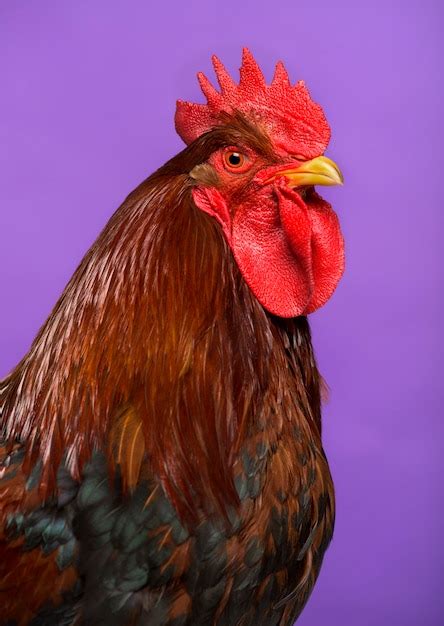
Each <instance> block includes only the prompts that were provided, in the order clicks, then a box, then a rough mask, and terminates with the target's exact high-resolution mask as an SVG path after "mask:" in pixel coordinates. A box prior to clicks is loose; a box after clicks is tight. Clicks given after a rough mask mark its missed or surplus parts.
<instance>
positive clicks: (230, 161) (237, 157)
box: [224, 150, 245, 170]
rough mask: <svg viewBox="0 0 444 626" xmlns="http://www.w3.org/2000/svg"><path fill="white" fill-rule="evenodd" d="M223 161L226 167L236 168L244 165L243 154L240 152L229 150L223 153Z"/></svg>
mask: <svg viewBox="0 0 444 626" xmlns="http://www.w3.org/2000/svg"><path fill="white" fill-rule="evenodd" d="M224 162H225V165H226V166H227V167H228V169H230V170H237V169H239V168H241V167H242V166H243V165H244V163H245V156H244V155H243V154H242V153H241V152H236V151H235V150H229V151H228V152H225V154H224Z"/></svg>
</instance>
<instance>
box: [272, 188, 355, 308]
mask: <svg viewBox="0 0 444 626" xmlns="http://www.w3.org/2000/svg"><path fill="white" fill-rule="evenodd" d="M276 191H277V194H278V198H279V202H278V204H279V214H280V217H281V222H282V226H283V228H284V230H285V232H286V234H287V236H288V239H289V242H290V245H291V247H292V249H293V252H294V255H295V258H296V259H298V261H299V262H300V263H301V264H303V266H304V267H305V268H306V272H307V280H309V281H310V283H311V284H312V293H311V297H310V300H309V301H308V302H307V304H306V308H305V309H304V311H303V313H304V314H305V313H312V312H313V311H315V310H316V309H318V308H319V307H321V306H323V305H324V304H325V303H326V302H327V300H328V299H329V298H330V296H331V295H332V293H333V292H334V290H335V288H336V286H337V284H338V282H339V280H340V278H341V276H342V274H343V272H344V241H343V238H342V234H341V229H340V226H339V220H338V217H337V215H336V213H335V212H334V211H333V210H332V208H331V206H330V204H329V203H328V202H326V201H325V200H324V199H323V198H321V197H320V196H319V195H318V194H317V193H315V192H311V193H310V199H309V200H308V201H307V202H305V201H304V200H303V199H302V198H301V196H300V195H299V194H298V193H296V192H295V191H293V190H292V189H290V188H289V187H288V186H287V185H285V184H282V185H280V186H278V187H277V190H276ZM296 207H298V209H296ZM304 210H305V215H306V219H308V220H309V222H310V234H309V235H307V226H306V222H305V221H304V222H303V224H302V223H301V215H302V214H303V213H304Z"/></svg>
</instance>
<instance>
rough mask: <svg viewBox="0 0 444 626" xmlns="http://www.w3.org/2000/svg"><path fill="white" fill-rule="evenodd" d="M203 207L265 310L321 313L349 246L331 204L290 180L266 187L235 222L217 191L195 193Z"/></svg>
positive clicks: (197, 190) (242, 207) (289, 313)
mask: <svg viewBox="0 0 444 626" xmlns="http://www.w3.org/2000/svg"><path fill="white" fill-rule="evenodd" d="M193 198H194V201H195V203H196V204H197V206H198V207H199V208H200V209H201V210H203V211H205V212H206V213H209V214H210V215H212V216H213V217H215V218H216V219H217V220H218V221H219V223H220V225H221V227H222V229H223V232H224V235H225V237H226V240H227V242H228V244H229V245H230V247H231V249H232V252H233V255H234V258H235V259H236V262H237V264H238V266H239V269H240V271H241V272H242V275H243V277H244V279H245V281H246V282H247V284H248V286H249V287H250V289H251V291H252V292H253V293H254V295H255V296H256V298H257V299H258V300H259V302H260V303H261V304H262V306H263V307H264V308H265V309H266V310H267V311H269V312H270V313H272V314H274V315H278V316H279V317H296V316H298V315H305V314H307V313H311V312H313V311H315V310H316V309H318V308H319V307H320V306H322V305H323V304H325V302H326V301H327V300H328V299H329V298H330V296H331V294H332V293H333V291H334V289H335V287H336V285H337V284H338V282H339V279H340V278H341V276H342V273H343V271H344V244H343V239H342V235H341V231H340V228H339V221H338V218H337V216H336V214H335V213H334V211H333V210H332V209H331V207H330V205H329V204H328V203H327V202H325V201H324V200H323V199H322V198H320V196H318V195H317V194H315V193H314V192H312V193H311V195H310V199H309V201H308V202H305V201H304V200H303V199H302V198H301V196H300V195H299V194H298V193H296V192H294V191H293V190H292V189H290V188H289V187H288V185H287V183H286V182H285V181H284V180H280V181H277V182H276V184H275V185H274V186H270V185H267V186H264V187H262V188H261V189H260V190H258V191H257V192H256V193H255V194H252V195H251V197H250V198H249V199H248V200H247V202H245V203H244V204H241V205H239V206H238V207H237V208H236V211H235V215H234V217H233V218H231V215H230V212H229V211H228V207H227V205H226V201H225V199H224V197H223V196H222V194H221V193H220V192H219V191H218V190H217V189H215V188H195V189H194V190H193Z"/></svg>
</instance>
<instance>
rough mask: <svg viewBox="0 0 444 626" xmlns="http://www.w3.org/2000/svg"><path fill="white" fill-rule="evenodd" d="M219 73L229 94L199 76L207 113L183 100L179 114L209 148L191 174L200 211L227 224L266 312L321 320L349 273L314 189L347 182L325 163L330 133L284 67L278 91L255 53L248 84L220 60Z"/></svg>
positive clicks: (328, 213)
mask: <svg viewBox="0 0 444 626" xmlns="http://www.w3.org/2000/svg"><path fill="white" fill-rule="evenodd" d="M213 65H214V69H215V72H216V76H217V79H218V82H219V85H220V90H219V91H218V90H216V89H215V88H214V87H213V86H212V84H211V83H210V81H209V80H208V79H207V78H206V77H205V76H204V75H203V74H201V73H199V74H198V79H199V82H200V85H201V88H202V91H203V93H204V95H205V96H206V99H207V104H194V103H189V102H183V101H180V100H179V101H178V103H177V109H176V119H175V121H176V129H177V132H178V133H179V135H180V136H181V137H182V139H183V140H184V141H185V143H187V144H189V146H190V147H192V146H193V144H195V143H197V142H200V143H201V144H202V142H206V143H207V150H206V153H205V160H203V161H202V162H198V163H197V165H195V166H194V167H193V168H192V170H191V171H190V176H191V178H192V179H193V183H194V186H193V190H192V194H193V199H194V202H195V204H196V205H197V207H198V208H199V209H201V210H202V211H205V212H206V213H208V214H210V215H211V216H213V217H214V218H215V219H217V220H218V221H219V223H220V225H221V227H222V230H223V233H224V236H225V238H226V240H227V243H228V245H229V246H230V248H231V250H232V253H233V255H234V258H235V260H236V262H237V264H238V266H239V269H240V271H241V273H242V275H243V277H244V279H245V281H246V282H247V284H248V285H249V287H250V289H251V290H252V292H253V293H254V295H255V296H256V298H257V299H258V300H259V302H260V303H261V304H262V305H263V307H264V308H265V309H266V310H268V311H269V312H270V313H272V314H274V315H277V316H280V317H295V316H297V315H305V314H307V313H311V312H313V311H315V310H316V309H317V308H319V307H320V306H322V305H323V304H325V302H326V301H327V300H328V299H329V298H330V296H331V295H332V293H333V291H334V290H335V288H336V286H337V284H338V281H339V279H340V278H341V275H342V273H343V270H344V244H343V239H342V235H341V231H340V227H339V222H338V218H337V216H336V214H335V213H334V211H333V210H332V209H331V207H330V205H329V204H328V203H327V202H326V201H325V200H323V199H322V198H321V197H320V196H319V195H318V194H317V193H316V192H315V190H314V185H337V184H342V182H343V178H342V174H341V172H340V170H339V168H338V167H337V165H336V164H335V163H334V162H333V161H332V160H330V159H329V158H327V157H326V156H324V152H325V150H326V147H327V145H328V142H329V139H330V128H329V125H328V123H327V121H326V119H325V116H324V113H323V111H322V109H321V107H320V106H319V105H318V104H316V103H314V102H313V101H312V99H311V98H310V95H309V93H308V91H307V88H306V87H305V85H304V83H303V82H302V81H299V82H298V83H296V85H291V84H290V81H289V78H288V74H287V72H286V70H285V68H284V66H283V64H282V63H280V62H279V63H278V64H277V66H276V70H275V74H274V77H273V80H272V82H271V84H270V85H267V84H266V82H265V79H264V76H263V74H262V72H261V70H260V68H259V66H258V65H257V63H256V61H255V60H254V58H253V56H252V54H251V53H250V52H249V50H247V49H244V52H243V59H242V66H241V68H240V81H239V84H236V83H235V82H234V81H233V80H232V78H231V77H230V75H229V74H228V72H227V71H226V69H225V68H224V66H223V65H222V63H221V62H220V61H219V59H218V58H217V57H213ZM208 145H209V146H211V147H210V149H209V150H208Z"/></svg>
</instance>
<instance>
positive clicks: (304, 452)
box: [0, 50, 344, 626]
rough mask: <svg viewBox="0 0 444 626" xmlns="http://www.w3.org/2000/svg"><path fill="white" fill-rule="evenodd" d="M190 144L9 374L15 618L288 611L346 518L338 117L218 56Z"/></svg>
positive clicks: (231, 617) (135, 201)
mask: <svg viewBox="0 0 444 626" xmlns="http://www.w3.org/2000/svg"><path fill="white" fill-rule="evenodd" d="M213 64H214V69H215V72H216V75H217V79H218V82H219V85H220V89H219V90H218V89H216V88H215V87H214V86H213V85H212V84H211V83H210V81H209V80H208V79H207V78H206V77H205V76H204V75H203V74H198V79H199V82H200V85H201V88H202V91H203V93H204V95H205V96H206V99H207V103H206V104H194V103H189V102H183V101H178V103H177V110H176V117H175V123H176V129H177V132H178V133H179V135H180V136H181V137H182V139H183V140H184V142H185V144H187V147H186V148H185V149H184V150H183V151H182V152H181V153H180V154H178V155H177V156H175V157H173V158H172V159H171V160H170V161H168V162H167V163H166V164H165V165H164V166H162V167H161V168H160V169H159V170H157V171H156V172H155V173H154V174H152V175H151V176H150V177H149V178H147V179H146V180H145V181H144V182H142V183H141V184H140V186H139V187H137V189H136V190H135V191H133V192H132V193H131V194H130V195H129V196H128V198H127V199H126V200H125V202H124V203H123V204H122V206H121V207H120V208H119V209H118V210H117V211H116V213H115V214H114V215H113V216H112V217H111V219H110V221H109V222H108V224H107V225H106V227H105V229H104V230H103V232H102V233H101V234H100V236H99V237H98V239H97V240H96V242H95V243H94V244H93V246H92V247H91V249H90V250H89V252H88V253H87V254H86V256H85V257H84V259H83V260H82V262H81V264H80V266H79V267H78V269H77V271H76V272H75V273H74V275H73V277H72V279H71V280H70V282H69V283H68V285H67V287H66V289H65V291H64V292H63V294H62V296H61V298H60V299H59V301H58V302H57V304H56V306H55V308H54V310H53V311H52V313H51V315H50V317H49V319H48V320H47V321H46V323H45V324H44V325H43V327H42V328H41V330H40V332H39V333H38V335H37V337H36V339H35V340H34V342H33V344H32V346H31V348H30V350H29V352H28V354H27V355H26V356H25V357H24V358H23V359H22V361H21V362H20V363H19V364H18V365H17V366H16V368H15V369H14V370H13V371H12V372H11V373H10V374H9V375H8V376H7V377H6V378H5V379H4V380H3V381H1V383H0V410H1V440H0V494H1V505H0V598H1V611H0V623H1V624H3V625H8V626H24V625H26V624H30V625H32V626H37V625H40V626H43V625H45V626H49V625H53V626H55V625H64V626H68V625H80V624H84V625H91V626H93V625H99V624H101V625H107V626H123V625H128V626H129V625H132V626H136V625H140V626H142V625H143V626H162V625H169V626H186V625H189V626H191V625H192V626H199V625H202V626H203V625H219V626H221V625H227V626H251V625H253V624H254V625H255V626H258V625H263V626H274V625H276V626H277V625H288V626H290V625H291V624H293V622H294V620H295V619H296V618H297V617H298V616H299V614H300V612H301V611H302V609H303V606H304V604H305V603H306V601H307V599H308V597H309V594H310V592H311V590H312V588H313V585H314V583H315V581H316V578H317V576H318V573H319V569H320V567H321V563H322V559H323V555H324V553H325V550H326V548H327V546H328V544H329V542H330V540H331V537H332V532H333V525H334V491H333V485H332V480H331V476H330V472H329V468H328V464H327V461H326V458H325V455H324V452H323V448H322V443H321V414H320V397H321V388H322V382H321V378H320V375H319V373H318V370H317V366H316V362H315V358H314V355H313V349H312V345H311V339H310V330H309V324H308V322H307V317H306V315H307V314H308V313H311V312H312V311H315V310H316V309H317V308H319V307H320V306H322V305H323V304H324V303H325V302H326V301H327V300H328V299H329V298H330V296H331V295H332V293H333V291H334V289H335V287H336V285H337V283H338V281H339V279H340V277H341V275H342V272H343V266H344V254H343V239H342V235H341V232H340V228H339V224H338V219H337V216H336V214H335V213H334V212H333V210H332V209H331V207H330V205H329V204H328V203H327V202H326V201H325V200H323V199H322V198H321V197H320V196H319V195H318V194H317V193H316V191H315V190H314V186H315V185H335V184H340V183H341V182H342V175H341V173H340V170H339V169H338V167H337V166H336V165H335V163H334V162H333V161H331V160H330V159H329V158H327V157H326V156H324V152H325V149H326V147H327V144H328V141H329V137H330V129H329V126H328V124H327V121H326V119H325V117H324V113H323V111H322V109H321V107H320V106H319V105H318V104H315V103H314V102H313V101H312V100H311V98H310V95H309V93H308V91H307V89H306V87H305V85H304V83H303V82H302V81H300V82H298V83H296V84H295V85H292V84H291V83H290V81H289V78H288V74H287V72H286V70H285V68H284V66H283V64H282V63H278V64H277V66H276V70H275V74H274V77H273V80H272V82H271V84H266V82H265V80H264V76H263V74H262V72H261V70H260V68H259V66H258V65H257V63H256V61H255V60H254V58H253V56H252V55H251V53H250V52H249V51H248V50H244V53H243V59H242V66H241V69H240V81H239V83H236V82H235V81H233V80H232V78H231V77H230V75H229V74H228V72H227V71H226V69H225V68H224V66H223V65H222V63H221V62H220V61H219V59H218V58H216V57H213Z"/></svg>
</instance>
